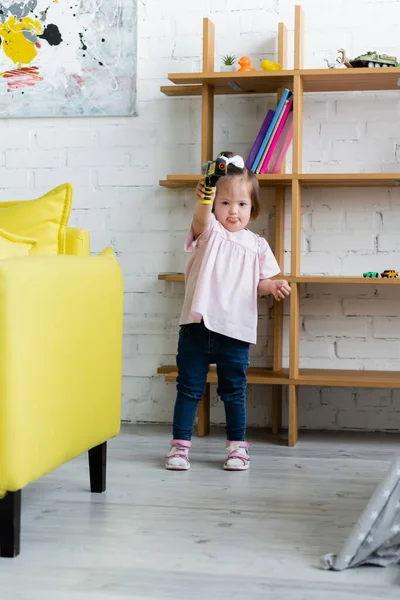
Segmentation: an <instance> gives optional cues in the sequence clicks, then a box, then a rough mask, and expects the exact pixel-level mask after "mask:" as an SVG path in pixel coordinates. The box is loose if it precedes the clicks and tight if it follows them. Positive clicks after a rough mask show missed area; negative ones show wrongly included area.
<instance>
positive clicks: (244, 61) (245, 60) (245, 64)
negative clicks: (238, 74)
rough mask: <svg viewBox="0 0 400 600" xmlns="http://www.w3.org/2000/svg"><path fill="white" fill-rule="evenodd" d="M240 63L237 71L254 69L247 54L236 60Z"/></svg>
mask: <svg viewBox="0 0 400 600" xmlns="http://www.w3.org/2000/svg"><path fill="white" fill-rule="evenodd" d="M238 63H239V65H240V69H238V71H255V70H256V69H255V68H254V67H252V66H251V60H250V58H249V57H248V56H242V58H241V59H240V60H238Z"/></svg>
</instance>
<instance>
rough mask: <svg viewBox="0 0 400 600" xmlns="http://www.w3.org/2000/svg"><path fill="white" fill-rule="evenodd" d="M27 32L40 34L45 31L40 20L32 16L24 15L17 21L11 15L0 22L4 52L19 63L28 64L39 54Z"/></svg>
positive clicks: (35, 34)
mask: <svg viewBox="0 0 400 600" xmlns="http://www.w3.org/2000/svg"><path fill="white" fill-rule="evenodd" d="M25 32H27V33H28V34H29V33H32V34H33V35H34V36H39V35H41V34H42V33H43V26H42V24H41V23H40V21H37V20H36V19H31V18H30V17H23V18H22V19H19V20H18V21H17V20H16V19H15V17H13V16H10V17H9V18H8V19H7V21H5V22H4V23H0V38H2V42H3V43H2V48H3V51H4V54H5V55H6V56H8V58H10V59H11V60H12V61H13V62H14V63H15V64H17V65H21V64H25V65H27V64H29V63H31V62H32V61H33V60H34V59H35V58H36V56H37V48H36V45H35V43H34V42H33V41H32V39H29V36H27V35H25Z"/></svg>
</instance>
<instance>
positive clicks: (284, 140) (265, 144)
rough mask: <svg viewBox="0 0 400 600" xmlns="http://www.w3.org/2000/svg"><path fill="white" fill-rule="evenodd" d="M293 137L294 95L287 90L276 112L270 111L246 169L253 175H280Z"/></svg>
mask: <svg viewBox="0 0 400 600" xmlns="http://www.w3.org/2000/svg"><path fill="white" fill-rule="evenodd" d="M292 137H293V94H292V92H291V91H290V90H285V91H284V92H283V94H282V97H281V99H280V101H279V103H278V106H277V108H276V110H269V111H268V112H267V114H266V117H265V119H264V122H263V124H262V125H261V128H260V131H259V132H258V135H257V137H256V140H255V142H254V144H253V147H252V149H251V152H250V154H249V157H248V159H247V161H246V167H247V168H248V169H251V170H252V171H253V173H259V174H262V175H264V174H266V173H279V171H280V169H281V166H282V163H283V160H284V158H285V155H286V152H287V150H288V148H289V146H290V143H291V141H292Z"/></svg>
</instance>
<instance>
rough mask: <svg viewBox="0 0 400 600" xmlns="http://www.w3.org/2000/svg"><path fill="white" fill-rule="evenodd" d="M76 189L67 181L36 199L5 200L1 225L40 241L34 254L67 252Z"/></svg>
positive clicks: (34, 248) (37, 241)
mask: <svg viewBox="0 0 400 600" xmlns="http://www.w3.org/2000/svg"><path fill="white" fill-rule="evenodd" d="M72 191H73V188H72V185H71V184H69V183H65V184H63V185H60V186H59V187H57V188H55V189H54V190H51V191H50V192H48V193H47V194H45V195H44V196H41V197H40V198H37V199H36V200H23V201H12V202H1V203H0V228H1V229H4V230H5V231H8V232H10V233H13V234H16V235H20V236H26V237H28V238H32V239H34V240H36V244H35V245H34V247H32V250H31V254H65V239H66V235H65V230H66V227H67V225H68V220H69V215H70V213H71V206H72Z"/></svg>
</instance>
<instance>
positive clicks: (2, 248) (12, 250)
mask: <svg viewBox="0 0 400 600" xmlns="http://www.w3.org/2000/svg"><path fill="white" fill-rule="evenodd" d="M35 244H36V241H35V240H34V239H32V238H25V237H22V236H20V235H15V234H13V233H9V232H8V231H4V229H0V260H2V259H3V258H14V257H16V256H28V255H29V253H30V252H31V250H32V248H33V246H34V245H35Z"/></svg>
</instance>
